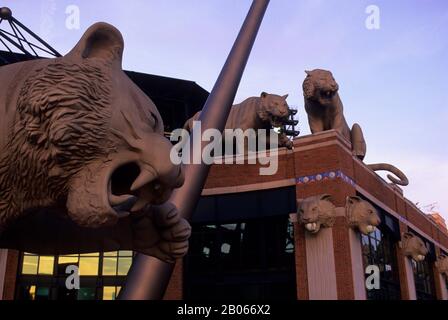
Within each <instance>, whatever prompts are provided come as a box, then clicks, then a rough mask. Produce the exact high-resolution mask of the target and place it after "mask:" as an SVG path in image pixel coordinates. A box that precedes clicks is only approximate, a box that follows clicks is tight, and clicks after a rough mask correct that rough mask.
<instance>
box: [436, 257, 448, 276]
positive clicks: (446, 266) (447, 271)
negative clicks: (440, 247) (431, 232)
mask: <svg viewBox="0 0 448 320" xmlns="http://www.w3.org/2000/svg"><path fill="white" fill-rule="evenodd" d="M436 267H437V269H438V270H439V272H440V273H441V274H443V275H445V277H447V279H448V256H446V255H444V254H441V255H440V256H439V258H438V259H437V261H436Z"/></svg>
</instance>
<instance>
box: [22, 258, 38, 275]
mask: <svg viewBox="0 0 448 320" xmlns="http://www.w3.org/2000/svg"><path fill="white" fill-rule="evenodd" d="M38 263H39V256H36V255H30V254H25V255H24V256H23V263H22V274H37V266H38Z"/></svg>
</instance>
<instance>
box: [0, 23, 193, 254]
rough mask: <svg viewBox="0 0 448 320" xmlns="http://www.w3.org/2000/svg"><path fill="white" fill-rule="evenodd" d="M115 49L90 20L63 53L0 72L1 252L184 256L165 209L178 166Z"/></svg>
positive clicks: (184, 234)
mask: <svg viewBox="0 0 448 320" xmlns="http://www.w3.org/2000/svg"><path fill="white" fill-rule="evenodd" d="M123 48H124V43H123V39H122V36H121V33H120V32H119V31H118V30H117V29H116V28H114V27H113V26H111V25H108V24H105V23H97V24H95V25H93V26H91V27H90V28H89V29H88V30H87V31H86V32H85V34H84V35H83V37H82V38H81V39H80V41H79V42H78V44H77V45H76V46H75V47H74V48H73V49H72V50H71V51H70V52H69V53H68V54H67V55H66V56H64V57H60V58H56V59H43V60H33V61H29V62H23V63H17V64H12V65H8V66H5V67H1V68H0V83H2V87H0V115H1V118H0V124H1V127H0V131H1V132H0V133H1V134H0V247H2V246H4V245H6V247H7V248H14V249H20V250H25V251H28V250H29V249H30V248H31V249H32V250H33V251H34V252H36V253H39V252H43V253H49V252H51V253H53V252H59V253H64V252H69V253H70V252H71V253H73V252H94V251H98V250H101V251H108V250H119V249H122V250H136V251H139V252H142V253H145V254H148V255H155V256H157V257H159V258H160V259H163V260H165V261H173V259H174V258H177V257H180V256H182V255H184V254H185V253H186V251H187V248H188V241H187V240H188V237H189V235H190V227H189V225H188V222H186V221H185V220H184V219H182V218H180V216H179V214H178V212H177V209H176V208H175V207H174V206H170V204H169V203H168V204H167V203H166V201H167V200H168V199H169V197H170V195H171V193H172V191H173V189H174V188H177V187H179V186H181V185H182V183H183V181H184V177H183V173H182V168H181V167H180V166H178V165H175V164H173V163H172V162H171V161H170V151H171V148H172V145H171V143H170V142H169V141H168V140H167V139H166V138H165V137H164V136H163V122H162V119H161V117H160V114H159V113H158V111H157V108H156V106H155V105H154V103H153V102H152V101H151V100H150V99H149V98H148V97H147V96H146V95H145V94H144V93H143V92H142V91H141V90H140V89H139V88H138V87H137V86H136V85H135V84H134V83H133V82H132V81H131V80H130V79H129V78H128V77H127V76H126V74H125V73H124V72H123V70H122V68H121V62H122V53H123ZM159 205H161V206H160V207H159ZM54 213H56V214H54ZM33 218H34V220H33ZM46 219H47V220H46ZM67 221H68V222H67ZM30 225H33V227H32V228H30ZM93 228H95V229H100V230H99V232H98V233H96V232H94V231H92V229H93ZM30 229H31V230H30ZM11 230H12V231H11ZM41 230H42V232H40V233H39V231H41ZM31 234H32V235H33V236H30V235H31ZM56 234H59V235H60V236H59V237H58V236H57V235H56ZM86 239H89V241H86ZM76 250H79V251H76Z"/></svg>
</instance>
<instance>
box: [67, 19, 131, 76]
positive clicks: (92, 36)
mask: <svg viewBox="0 0 448 320" xmlns="http://www.w3.org/2000/svg"><path fill="white" fill-rule="evenodd" d="M123 49H124V42H123V37H122V35H121V33H120V31H118V30H117V29H116V28H115V27H114V26H112V25H110V24H107V23H104V22H98V23H95V24H94V25H92V26H91V27H90V28H89V29H87V31H86V32H85V33H84V35H83V36H82V37H81V39H80V40H79V41H78V43H77V44H76V46H75V47H74V48H73V49H72V50H71V51H70V52H69V53H68V54H67V55H66V56H67V57H72V58H74V59H77V60H86V59H94V58H100V59H104V60H106V61H109V62H111V63H112V65H114V66H117V67H119V68H120V69H121V62H122V58H123Z"/></svg>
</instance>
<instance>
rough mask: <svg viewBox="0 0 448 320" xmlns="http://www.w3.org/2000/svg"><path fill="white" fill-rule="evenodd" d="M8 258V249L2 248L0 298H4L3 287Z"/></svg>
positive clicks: (0, 254) (0, 257) (0, 252)
mask: <svg viewBox="0 0 448 320" xmlns="http://www.w3.org/2000/svg"><path fill="white" fill-rule="evenodd" d="M7 259H8V250H0V300H3V288H4V286H5V277H6V261H7Z"/></svg>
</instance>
